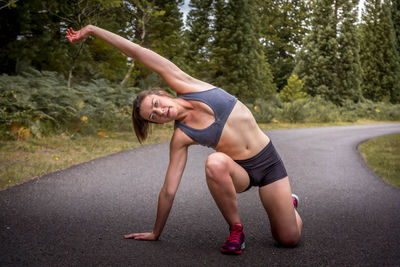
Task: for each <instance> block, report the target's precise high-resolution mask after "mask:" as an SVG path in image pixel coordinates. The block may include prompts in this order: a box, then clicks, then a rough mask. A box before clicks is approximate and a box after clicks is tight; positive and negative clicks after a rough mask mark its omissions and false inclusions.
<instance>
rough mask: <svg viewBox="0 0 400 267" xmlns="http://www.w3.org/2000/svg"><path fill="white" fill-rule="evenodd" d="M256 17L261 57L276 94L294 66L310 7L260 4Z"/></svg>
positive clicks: (272, 0)
mask: <svg viewBox="0 0 400 267" xmlns="http://www.w3.org/2000/svg"><path fill="white" fill-rule="evenodd" d="M260 2H261V4H260V8H259V16H260V17H261V20H262V25H263V26H262V28H261V38H262V40H263V46H264V53H265V56H266V59H267V61H268V62H269V64H270V65H271V71H272V74H273V77H274V83H275V84H276V85H277V87H278V91H279V90H282V88H283V87H284V86H285V84H286V80H287V79H288V78H289V76H290V75H291V73H292V71H293V68H294V66H295V54H296V51H297V49H299V48H300V47H301V41H302V39H303V37H304V36H305V34H306V33H307V32H308V30H307V28H308V26H309V16H310V14H309V13H310V6H309V5H308V4H307V2H306V1H287V0H262V1H260Z"/></svg>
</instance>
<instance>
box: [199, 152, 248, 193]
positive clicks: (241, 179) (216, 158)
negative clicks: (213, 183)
mask: <svg viewBox="0 0 400 267" xmlns="http://www.w3.org/2000/svg"><path fill="white" fill-rule="evenodd" d="M206 174H208V176H213V178H214V179H225V178H226V177H225V176H229V177H227V178H228V179H231V180H232V182H233V185H234V187H235V190H236V192H243V191H244V190H246V189H247V188H248V186H249V185H250V177H249V174H248V173H247V171H246V170H245V169H244V168H243V167H242V166H240V165H239V164H237V163H236V162H235V161H234V160H233V159H232V158H231V157H229V156H228V155H226V154H224V153H221V152H215V153H212V154H211V155H210V156H208V158H207V161H206Z"/></svg>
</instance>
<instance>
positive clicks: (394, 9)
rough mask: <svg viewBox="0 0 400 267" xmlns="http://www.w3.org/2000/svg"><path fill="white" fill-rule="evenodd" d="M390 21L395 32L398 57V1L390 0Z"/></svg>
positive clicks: (399, 15)
mask: <svg viewBox="0 0 400 267" xmlns="http://www.w3.org/2000/svg"><path fill="white" fill-rule="evenodd" d="M391 10H392V21H393V26H394V30H395V32H396V40H397V51H398V54H399V55H400V0H392V9H391Z"/></svg>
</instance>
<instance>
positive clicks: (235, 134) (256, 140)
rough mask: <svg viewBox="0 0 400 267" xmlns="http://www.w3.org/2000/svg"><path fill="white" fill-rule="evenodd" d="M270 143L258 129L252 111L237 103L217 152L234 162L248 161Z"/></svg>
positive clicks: (223, 132) (225, 127)
mask: <svg viewBox="0 0 400 267" xmlns="http://www.w3.org/2000/svg"><path fill="white" fill-rule="evenodd" d="M268 142H269V138H268V137H267V136H266V135H265V134H264V133H263V132H262V131H261V130H260V128H259V127H258V125H257V122H256V120H255V119H254V117H253V114H252V113H251V111H250V110H249V109H248V108H247V107H246V106H245V105H244V104H242V103H241V102H240V101H237V103H236V105H235V107H234V108H233V110H232V112H231V114H230V115H229V118H228V120H227V121H226V124H225V126H224V129H223V131H222V135H221V138H220V140H219V143H218V145H217V148H216V150H217V151H219V152H223V153H225V154H227V155H228V156H230V157H231V158H232V159H234V160H241V159H248V158H251V157H253V156H255V155H256V154H258V152H260V151H261V150H262V149H263V148H264V147H265V146H266V145H267V144H268Z"/></svg>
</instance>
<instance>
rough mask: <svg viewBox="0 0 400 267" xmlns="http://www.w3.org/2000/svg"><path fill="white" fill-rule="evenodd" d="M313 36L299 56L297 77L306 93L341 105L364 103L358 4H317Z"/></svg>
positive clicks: (336, 0) (335, 0)
mask: <svg viewBox="0 0 400 267" xmlns="http://www.w3.org/2000/svg"><path fill="white" fill-rule="evenodd" d="M311 4H312V6H313V13H312V20H311V28H312V30H311V32H310V34H309V35H307V36H306V38H305V39H304V42H303V47H302V49H301V50H300V52H299V53H298V55H297V64H296V68H295V73H297V74H298V75H299V77H301V78H302V80H303V82H304V87H305V88H306V91H307V92H308V93H309V94H310V95H312V96H317V95H320V96H322V97H323V98H324V99H325V100H328V101H331V102H333V103H335V104H336V105H341V104H342V103H343V102H344V101H346V100H352V101H358V100H359V99H360V95H361V93H360V62H359V48H358V37H357V31H356V29H357V28H356V23H357V10H356V7H357V5H358V0H351V1H348V0H320V1H313V2H312V3H311Z"/></svg>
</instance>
